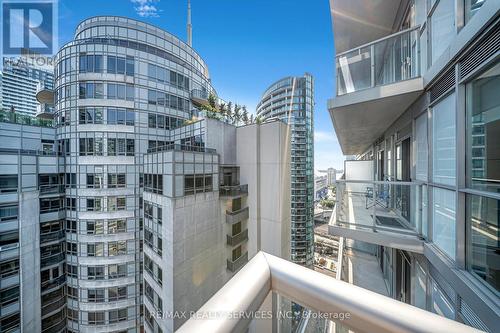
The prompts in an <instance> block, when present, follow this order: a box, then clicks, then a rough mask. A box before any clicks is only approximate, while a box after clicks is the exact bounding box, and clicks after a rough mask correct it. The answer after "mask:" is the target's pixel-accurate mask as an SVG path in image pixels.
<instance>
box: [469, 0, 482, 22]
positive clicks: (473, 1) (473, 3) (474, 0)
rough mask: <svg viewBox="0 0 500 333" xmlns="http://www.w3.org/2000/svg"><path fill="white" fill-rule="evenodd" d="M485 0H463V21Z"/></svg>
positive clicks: (475, 11) (472, 14)
mask: <svg viewBox="0 0 500 333" xmlns="http://www.w3.org/2000/svg"><path fill="white" fill-rule="evenodd" d="M485 1H486V0H465V23H468V22H469V20H470V19H471V18H472V17H473V16H474V15H475V14H476V13H477V12H478V10H479V9H480V8H481V7H482V6H483V4H484V2H485Z"/></svg>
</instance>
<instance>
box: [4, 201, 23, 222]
mask: <svg viewBox="0 0 500 333" xmlns="http://www.w3.org/2000/svg"><path fill="white" fill-rule="evenodd" d="M18 210H19V207H18V206H17V204H14V205H13V204H10V205H4V206H0V221H9V220H15V219H17V215H18Z"/></svg>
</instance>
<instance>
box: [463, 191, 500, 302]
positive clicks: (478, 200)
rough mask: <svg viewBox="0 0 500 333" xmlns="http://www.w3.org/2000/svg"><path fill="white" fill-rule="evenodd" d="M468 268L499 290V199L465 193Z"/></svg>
mask: <svg viewBox="0 0 500 333" xmlns="http://www.w3.org/2000/svg"><path fill="white" fill-rule="evenodd" d="M466 216H467V220H466V225H467V259H466V261H467V268H468V269H469V270H470V271H471V272H473V273H474V274H475V275H477V276H479V278H481V280H483V281H484V282H486V283H487V284H488V285H489V286H490V287H493V289H494V290H496V291H497V292H498V291H500V273H499V272H500V271H499V269H498V263H499V262H500V246H499V245H500V232H499V230H500V223H499V219H500V200H497V199H493V198H488V197H484V196H478V195H472V194H467V199H466Z"/></svg>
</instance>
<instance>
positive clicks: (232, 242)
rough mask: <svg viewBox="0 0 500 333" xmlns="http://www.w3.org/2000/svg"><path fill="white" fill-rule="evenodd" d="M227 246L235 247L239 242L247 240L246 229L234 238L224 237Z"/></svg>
mask: <svg viewBox="0 0 500 333" xmlns="http://www.w3.org/2000/svg"><path fill="white" fill-rule="evenodd" d="M226 238H227V239H226V240H227V245H231V246H236V245H238V244H240V243H241V242H244V241H246V240H248V229H245V230H243V231H242V232H240V233H239V234H236V235H234V236H230V235H226Z"/></svg>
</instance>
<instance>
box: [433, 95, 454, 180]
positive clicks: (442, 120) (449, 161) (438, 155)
mask: <svg viewBox="0 0 500 333" xmlns="http://www.w3.org/2000/svg"><path fill="white" fill-rule="evenodd" d="M455 114H456V108H455V94H454V93H453V94H450V95H448V96H447V97H446V98H444V99H443V100H441V101H440V102H439V103H437V104H436V105H434V107H433V108H432V120H433V121H432V129H433V130H432V133H433V135H432V149H433V151H432V162H433V163H432V166H433V172H432V179H433V181H434V182H435V183H440V184H445V185H451V186H455V175H456V148H455V147H456V133H455V128H456V126H455Z"/></svg>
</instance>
